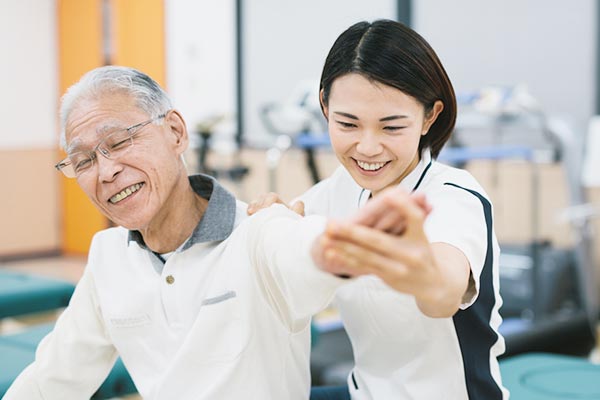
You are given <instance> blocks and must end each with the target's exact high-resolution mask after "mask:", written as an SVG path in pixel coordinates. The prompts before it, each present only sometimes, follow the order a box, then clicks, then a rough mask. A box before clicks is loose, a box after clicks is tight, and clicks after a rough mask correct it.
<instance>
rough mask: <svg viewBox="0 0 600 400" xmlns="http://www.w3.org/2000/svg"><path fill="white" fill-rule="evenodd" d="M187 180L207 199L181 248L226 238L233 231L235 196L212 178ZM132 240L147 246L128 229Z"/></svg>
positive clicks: (138, 234)
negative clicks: (199, 217) (196, 223)
mask: <svg viewBox="0 0 600 400" xmlns="http://www.w3.org/2000/svg"><path fill="white" fill-rule="evenodd" d="M189 180H190V185H191V186H192V189H193V190H194V192H196V193H197V194H198V195H199V196H201V197H202V198H204V199H207V200H208V207H206V210H205V211H204V215H203V216H202V218H201V219H200V222H198V225H197V226H196V228H195V229H194V231H193V232H192V236H190V238H189V239H188V240H187V242H186V243H185V245H184V246H183V248H182V250H186V249H188V248H190V247H191V246H193V245H194V244H196V243H202V242H213V241H221V240H225V239H227V237H229V235H230V234H231V232H232V231H233V226H234V223H235V214H236V201H235V197H233V195H232V194H231V193H229V192H228V191H227V190H226V189H225V188H224V187H223V186H221V185H220V184H219V183H218V182H217V181H216V180H215V179H214V178H212V177H210V176H208V175H202V174H198V175H192V176H189ZM132 240H133V241H135V242H136V243H137V244H139V245H140V247H142V248H145V249H146V248H147V247H146V244H145V243H144V238H143V237H142V235H141V233H140V232H139V231H129V236H128V242H130V241H132Z"/></svg>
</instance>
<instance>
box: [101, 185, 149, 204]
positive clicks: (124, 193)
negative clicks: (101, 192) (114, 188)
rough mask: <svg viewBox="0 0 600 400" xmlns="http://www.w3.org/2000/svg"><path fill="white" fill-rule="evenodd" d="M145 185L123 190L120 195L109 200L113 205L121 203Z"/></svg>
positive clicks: (132, 186)
mask: <svg viewBox="0 0 600 400" xmlns="http://www.w3.org/2000/svg"><path fill="white" fill-rule="evenodd" d="M143 185H144V184H143V183H136V184H135V185H131V186H129V187H128V188H126V189H123V190H122V191H121V192H120V193H117V194H115V195H114V196H113V197H111V198H110V199H109V201H110V202H111V203H113V204H116V203H118V202H120V201H121V200H123V199H125V198H127V197H129V196H130V195H131V194H132V193H135V192H137V191H138V190H140V188H141V187H142V186H143Z"/></svg>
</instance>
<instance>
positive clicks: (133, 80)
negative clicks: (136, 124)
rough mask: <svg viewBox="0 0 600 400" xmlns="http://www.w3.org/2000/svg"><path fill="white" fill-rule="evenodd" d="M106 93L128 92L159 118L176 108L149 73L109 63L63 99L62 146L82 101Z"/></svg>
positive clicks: (85, 79)
mask: <svg viewBox="0 0 600 400" xmlns="http://www.w3.org/2000/svg"><path fill="white" fill-rule="evenodd" d="M106 93H125V94H127V95H130V96H131V97H132V98H134V99H135V102H136V105H137V106H138V107H139V108H140V109H141V110H143V111H145V112H146V113H147V114H148V115H149V116H150V117H157V116H159V115H160V114H162V113H165V112H167V111H168V110H170V109H171V108H173V106H172V104H171V99H169V96H168V95H167V93H166V92H165V91H164V90H163V89H162V88H161V87H160V85H159V84H158V83H156V82H155V81H154V80H153V79H152V78H150V77H149V76H148V75H146V74H144V73H143V72H140V71H138V70H136V69H133V68H129V67H120V66H114V65H109V66H105V67H99V68H96V69H93V70H91V71H89V72H87V73H86V74H85V75H83V76H82V77H81V79H80V80H79V82H77V83H75V84H74V85H73V86H71V87H70V88H69V89H68V90H67V92H66V93H65V94H64V96H63V97H62V99H61V106H60V126H61V131H60V145H61V147H62V148H63V149H66V146H67V138H66V132H65V126H66V123H67V120H68V119H69V115H70V114H71V112H72V111H73V109H74V108H76V107H77V104H78V103H79V102H80V101H81V100H85V99H93V98H96V97H99V96H101V95H102V94H106Z"/></svg>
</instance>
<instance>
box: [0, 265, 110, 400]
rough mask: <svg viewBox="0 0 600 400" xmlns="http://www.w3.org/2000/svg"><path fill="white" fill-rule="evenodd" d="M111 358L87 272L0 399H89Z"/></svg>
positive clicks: (93, 290)
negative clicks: (30, 360) (31, 361)
mask: <svg viewBox="0 0 600 400" xmlns="http://www.w3.org/2000/svg"><path fill="white" fill-rule="evenodd" d="M116 358H117V353H116V350H115V349H114V347H113V346H112V344H111V342H110V340H109V337H108V335H107V333H106V331H105V329H104V324H103V320H102V317H101V313H100V309H99V306H98V301H97V297H96V291H95V287H94V281H93V276H92V274H91V273H90V272H89V271H88V270H87V268H86V272H85V273H84V274H83V277H82V278H81V280H80V281H79V283H78V284H77V287H76V289H75V292H74V293H73V297H72V298H71V301H70V303H69V305H68V306H67V308H66V309H65V311H64V312H63V313H62V314H61V316H60V317H59V318H58V320H57V322H56V325H55V327H54V329H53V330H52V332H50V333H49V334H48V335H47V336H46V337H45V338H44V339H42V341H41V342H40V344H39V346H38V348H37V350H36V354H35V360H34V362H33V363H32V364H30V365H29V366H28V367H27V368H26V369H25V370H24V371H23V372H22V373H21V374H20V375H19V376H18V377H17V379H16V380H15V381H14V382H13V384H12V385H11V387H10V388H9V389H8V391H7V392H6V395H5V397H4V399H5V400H35V399H45V400H51V399H57V400H58V399H61V400H70V399H89V398H90V397H91V396H92V395H93V394H94V392H95V391H96V390H97V389H98V387H99V386H100V385H101V384H102V382H103V381H104V380H105V379H106V377H107V376H108V373H109V372H110V369H111V368H112V366H113V365H114V363H115V360H116Z"/></svg>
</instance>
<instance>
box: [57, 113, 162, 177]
mask: <svg viewBox="0 0 600 400" xmlns="http://www.w3.org/2000/svg"><path fill="white" fill-rule="evenodd" d="M168 113H169V111H167V112H164V113H162V114H160V115H158V116H156V117H152V118H150V119H148V120H146V121H143V122H139V123H137V124H134V125H131V126H129V127H127V128H123V129H118V130H116V131H114V132H112V133H110V134H108V135H106V136H105V137H103V138H102V139H100V141H99V142H98V144H97V145H96V146H94V148H93V149H91V150H82V151H76V152H75V153H73V154H71V155H67V157H66V158H64V159H63V160H62V161H60V162H58V163H57V164H56V165H55V166H54V168H56V170H57V171H60V172H62V174H63V175H64V176H66V177H67V178H77V177H79V176H81V174H77V173H76V171H75V168H74V167H73V176H71V175H70V174H67V172H66V171H65V167H67V166H69V165H72V161H71V157H72V156H73V155H75V154H78V153H88V154H89V156H90V160H91V161H92V166H93V165H94V160H96V159H97V158H98V155H97V154H98V153H100V154H102V156H103V157H104V158H106V159H109V160H110V159H111V157H110V154H111V152H110V150H109V149H107V148H103V147H102V145H103V144H104V143H105V142H106V140H107V139H108V138H110V137H112V136H113V135H115V134H117V133H120V132H124V131H128V132H130V131H133V133H130V135H129V136H128V137H127V139H126V140H131V141H132V142H131V144H130V145H129V146H128V147H131V146H133V138H134V137H135V135H137V134H138V133H140V132H141V130H142V128H144V127H145V126H147V125H149V124H151V123H153V122H155V121H158V120H160V119H162V118H165V117H166V116H167V114H168ZM84 172H85V171H84Z"/></svg>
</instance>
